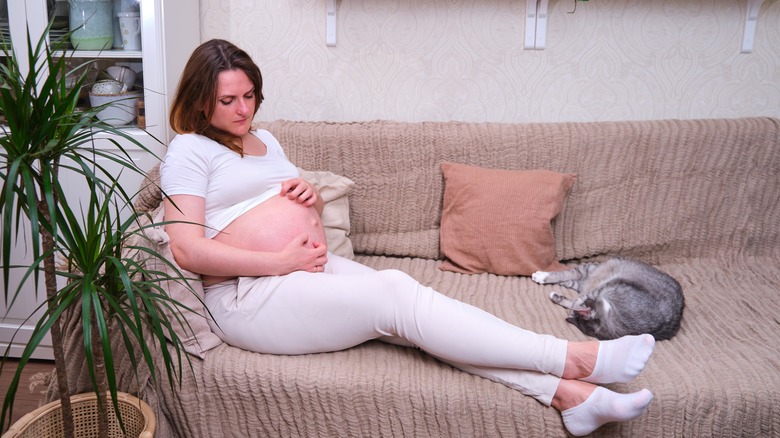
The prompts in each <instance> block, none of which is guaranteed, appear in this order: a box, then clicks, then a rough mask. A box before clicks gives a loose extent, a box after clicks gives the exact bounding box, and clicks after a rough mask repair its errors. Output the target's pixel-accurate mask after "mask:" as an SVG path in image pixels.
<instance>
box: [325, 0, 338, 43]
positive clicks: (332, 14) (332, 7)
mask: <svg viewBox="0 0 780 438" xmlns="http://www.w3.org/2000/svg"><path fill="white" fill-rule="evenodd" d="M327 2H328V4H327V13H328V15H327V17H326V18H325V43H326V44H327V45H328V47H336V0H327Z"/></svg>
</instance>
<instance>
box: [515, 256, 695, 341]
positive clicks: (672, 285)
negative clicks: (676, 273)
mask: <svg viewBox="0 0 780 438" xmlns="http://www.w3.org/2000/svg"><path fill="white" fill-rule="evenodd" d="M531 278H532V279H533V280H534V281H535V282H537V283H539V284H560V285H561V286H564V287H568V288H571V289H574V290H576V291H577V292H578V293H579V296H578V297H577V299H575V300H571V299H569V298H567V297H565V296H563V295H560V294H558V293H555V292H553V293H551V294H550V299H551V300H552V301H553V302H554V303H556V304H558V305H561V306H563V307H565V308H567V309H570V313H569V317H568V318H566V321H568V322H570V323H572V324H574V325H575V326H576V327H577V328H579V329H580V330H581V331H582V332H583V333H585V334H586V335H588V336H593V337H595V338H598V339H601V340H605V339H615V338H619V337H621V336H624V335H638V334H642V333H649V334H651V335H653V336H654V337H655V339H656V340H659V341H660V340H664V339H670V338H671V337H672V336H674V335H675V334H676V333H677V330H679V328H680V320H681V319H682V314H683V308H684V307H685V299H684V297H683V293H682V288H681V287H680V284H679V283H678V282H677V281H676V280H675V279H674V278H672V277H671V276H669V275H668V274H665V273H663V272H661V271H659V270H658V269H656V268H654V267H652V266H650V265H648V264H645V263H642V262H639V261H636V260H629V259H610V260H608V261H606V262H604V263H586V264H581V265H577V266H575V267H573V268H572V269H569V270H566V271H560V272H541V271H539V272H535V273H534V274H533V275H532V276H531Z"/></svg>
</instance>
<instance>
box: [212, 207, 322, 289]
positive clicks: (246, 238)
mask: <svg viewBox="0 0 780 438" xmlns="http://www.w3.org/2000/svg"><path fill="white" fill-rule="evenodd" d="M303 233H306V234H307V235H308V236H309V240H308V242H306V245H305V246H307V247H312V246H313V245H314V243H315V242H316V243H319V244H323V245H324V244H325V243H326V242H325V230H324V229H323V228H322V219H321V218H320V215H319V213H317V210H316V209H315V208H314V207H306V206H303V205H301V204H299V203H297V202H295V201H292V200H289V199H287V198H286V197H283V196H274V197H272V198H270V199H268V200H267V201H265V202H263V203H262V204H260V205H257V206H255V207H254V208H252V209H250V210H249V211H247V212H246V213H244V214H242V215H241V216H239V217H238V218H237V219H236V220H234V221H233V222H231V223H230V224H229V225H228V226H227V227H225V228H224V229H223V230H222V232H221V233H219V234H217V235H216V236H215V237H214V240H216V241H219V242H222V243H224V244H226V245H230V246H233V247H236V248H242V249H248V250H252V251H267V252H277V251H281V250H282V249H283V248H284V247H285V246H286V245H287V244H288V243H290V241H292V240H293V239H294V238H296V237H298V236H299V235H301V234H303ZM230 278H233V277H218V276H212V275H204V276H203V281H204V283H205V284H206V285H210V284H214V283H217V282H219V281H224V280H227V279H230Z"/></svg>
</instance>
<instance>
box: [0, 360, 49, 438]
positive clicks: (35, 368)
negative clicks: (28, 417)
mask: <svg viewBox="0 0 780 438" xmlns="http://www.w3.org/2000/svg"><path fill="white" fill-rule="evenodd" d="M17 365H18V361H15V360H9V361H8V362H6V363H5V365H3V369H2V371H1V372H0V394H2V396H3V399H2V400H4V399H5V396H6V394H7V393H8V386H9V385H10V384H11V380H12V379H13V376H14V374H15V373H16V366H17ZM52 370H54V362H53V361H47V360H34V361H30V362H28V363H27V365H25V367H24V371H23V372H22V379H21V380H20V382H19V388H18V389H17V390H16V397H15V398H14V412H13V415H12V416H11V419H12V422H11V423H6V424H5V425H3V426H5V427H3V428H2V431H3V432H5V431H6V430H7V429H8V427H7V425H8V424H13V423H14V422H16V420H18V419H19V418H21V417H22V416H23V415H24V414H27V413H28V412H31V411H34V410H35V409H37V408H38V407H39V404H40V401H41V398H42V394H41V393H40V391H43V390H45V389H46V388H44V387H38V388H36V392H34V393H33V392H32V391H30V378H31V377H32V376H34V375H35V374H38V373H45V372H49V371H52ZM2 400H0V409H1V408H2V404H3V402H2Z"/></svg>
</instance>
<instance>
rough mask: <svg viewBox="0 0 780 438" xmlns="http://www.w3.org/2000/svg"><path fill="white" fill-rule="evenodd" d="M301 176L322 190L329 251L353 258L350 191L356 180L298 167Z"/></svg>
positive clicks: (323, 218) (323, 215)
mask: <svg viewBox="0 0 780 438" xmlns="http://www.w3.org/2000/svg"><path fill="white" fill-rule="evenodd" d="M298 171H299V172H300V174H301V178H303V179H304V180H306V181H308V182H310V183H312V184H313V185H314V187H316V188H317V190H318V191H319V192H320V196H322V200H323V201H324V202H325V206H324V207H323V209H322V225H323V226H324V227H325V238H326V239H327V243H328V251H330V252H332V253H333V254H336V255H340V256H342V257H346V258H349V259H352V258H354V257H355V254H354V252H353V250H352V242H351V241H350V240H349V237H348V236H349V197H348V196H347V195H349V193H350V192H351V191H352V186H354V185H355V182H354V181H352V180H351V179H349V178H347V177H345V176H340V175H336V174H335V173H332V172H326V171H309V170H303V169H301V168H298Z"/></svg>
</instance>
